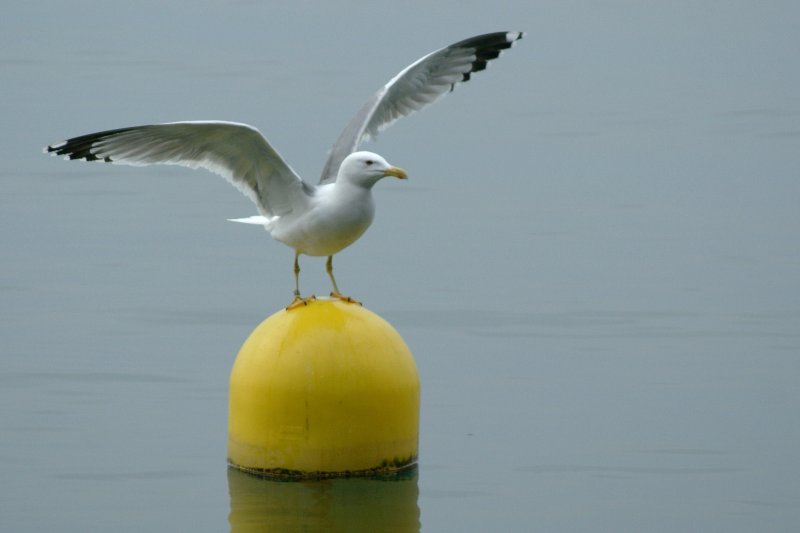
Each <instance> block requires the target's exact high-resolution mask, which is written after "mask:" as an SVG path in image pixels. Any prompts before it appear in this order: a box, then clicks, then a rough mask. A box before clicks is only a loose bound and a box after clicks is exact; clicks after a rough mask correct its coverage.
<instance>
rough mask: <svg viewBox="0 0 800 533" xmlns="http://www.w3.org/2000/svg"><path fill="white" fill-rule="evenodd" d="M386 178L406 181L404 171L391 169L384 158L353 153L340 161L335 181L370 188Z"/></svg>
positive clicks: (366, 153)
mask: <svg viewBox="0 0 800 533" xmlns="http://www.w3.org/2000/svg"><path fill="white" fill-rule="evenodd" d="M386 176H394V177H395V178H398V179H401V180H404V179H407V178H408V176H406V171H405V170H403V169H402V168H399V167H393V166H392V165H390V164H389V163H388V162H387V161H386V160H385V159H384V158H382V157H381V156H379V155H378V154H373V153H372V152H353V153H352V154H350V155H348V156H347V157H345V158H344V161H342V164H341V166H340V167H339V175H338V177H337V178H336V181H340V180H341V181H347V182H349V183H353V184H355V185H361V186H362V187H367V188H369V187H372V186H373V185H375V184H376V183H377V182H378V180H380V179H381V178H385V177H386Z"/></svg>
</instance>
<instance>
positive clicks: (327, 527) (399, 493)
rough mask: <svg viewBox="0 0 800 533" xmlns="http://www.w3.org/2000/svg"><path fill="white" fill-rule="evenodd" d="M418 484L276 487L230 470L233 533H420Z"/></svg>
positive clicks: (398, 480)
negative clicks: (318, 532)
mask: <svg viewBox="0 0 800 533" xmlns="http://www.w3.org/2000/svg"><path fill="white" fill-rule="evenodd" d="M417 478H418V473H417V470H416V469H414V470H412V471H410V472H407V473H404V474H402V475H400V476H396V477H392V478H381V479H364V478H349V479H329V480H322V481H272V480H267V479H262V478H259V477H256V476H253V475H250V474H246V473H244V472H241V471H239V470H236V469H233V468H229V469H228V490H229V492H230V497H231V512H230V515H229V516H228V520H229V522H230V525H231V532H232V533H243V532H250V531H298V530H299V531H413V532H418V531H419V530H420V512H419V506H418V505H417V499H418V496H419V488H418V485H417Z"/></svg>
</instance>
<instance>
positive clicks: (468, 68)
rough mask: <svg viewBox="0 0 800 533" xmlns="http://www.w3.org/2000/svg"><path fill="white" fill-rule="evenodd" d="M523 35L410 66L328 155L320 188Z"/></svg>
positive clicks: (492, 38) (493, 36)
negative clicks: (364, 145) (355, 155)
mask: <svg viewBox="0 0 800 533" xmlns="http://www.w3.org/2000/svg"><path fill="white" fill-rule="evenodd" d="M523 35H524V34H523V33H522V32H514V31H510V32H497V33H487V34H485V35H478V36H476V37H470V38H469V39H465V40H463V41H459V42H457V43H455V44H451V45H450V46H447V47H445V48H442V49H441V50H437V51H435V52H432V53H430V54H428V55H426V56H425V57H423V58H421V59H419V60H417V61H416V62H414V63H412V64H411V65H409V66H408V67H406V68H405V69H403V70H402V71H400V73H399V74H397V75H396V76H395V77H394V78H392V79H391V80H389V82H388V83H387V84H386V85H384V86H383V87H381V88H380V89H379V90H378V92H376V93H375V94H374V95H372V97H371V98H370V99H369V100H367V102H366V103H365V104H364V106H363V107H362V108H361V110H360V111H359V112H358V113H357V114H356V116H355V117H353V119H352V120H351V121H350V123H349V124H348V125H347V127H345V129H344V131H342V133H341V135H339V138H338V139H337V140H336V143H335V144H334V145H333V148H332V149H331V153H330V155H329V156H328V160H327V161H326V163H325V167H324V168H323V170H322V178H321V180H320V183H330V182H332V181H335V180H336V173H337V172H338V171H339V165H341V163H342V161H343V160H344V158H345V157H347V156H348V155H350V154H351V153H352V152H354V151H356V150H357V149H358V146H359V145H360V144H361V142H362V141H364V140H368V139H370V138H373V137H375V136H377V135H378V133H379V132H381V131H383V130H384V129H386V128H388V127H389V126H390V125H392V124H393V123H394V122H395V121H396V120H398V119H399V118H402V117H406V116H408V115H410V114H412V113H414V112H416V111H419V110H420V109H422V108H424V107H426V106H428V105H430V104H432V103H434V102H435V101H437V100H439V99H440V98H442V97H443V96H445V95H447V94H448V93H449V92H451V91H452V90H453V89H454V88H455V86H456V84H457V83H459V82H465V81H467V80H469V78H470V74H472V73H473V72H478V71H481V70H484V69H485V68H486V66H487V64H488V62H489V61H490V60H492V59H494V58H496V57H498V56H499V55H500V52H501V51H502V50H505V49H506V48H511V45H513V44H514V42H515V41H517V40H518V39H521V38H522V36H523Z"/></svg>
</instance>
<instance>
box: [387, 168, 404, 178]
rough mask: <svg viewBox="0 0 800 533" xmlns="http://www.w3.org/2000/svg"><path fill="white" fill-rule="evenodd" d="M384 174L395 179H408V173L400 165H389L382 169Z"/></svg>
mask: <svg viewBox="0 0 800 533" xmlns="http://www.w3.org/2000/svg"><path fill="white" fill-rule="evenodd" d="M383 175H384V176H394V177H395V178H397V179H401V180H406V179H408V175H407V174H406V171H405V170H403V169H402V168H400V167H389V168H387V169H386V170H384V171H383Z"/></svg>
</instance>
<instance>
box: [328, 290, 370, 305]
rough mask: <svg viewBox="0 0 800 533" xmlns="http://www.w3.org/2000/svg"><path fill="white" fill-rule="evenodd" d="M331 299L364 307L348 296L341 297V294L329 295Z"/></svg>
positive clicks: (333, 293)
mask: <svg viewBox="0 0 800 533" xmlns="http://www.w3.org/2000/svg"><path fill="white" fill-rule="evenodd" d="M331 298H336V299H337V300H340V301H342V302H345V303H348V304H358V305H364V304H362V303H361V302H359V301H358V300H356V299H355V298H350V297H349V296H345V295H343V294H341V293H338V292H332V293H331Z"/></svg>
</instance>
